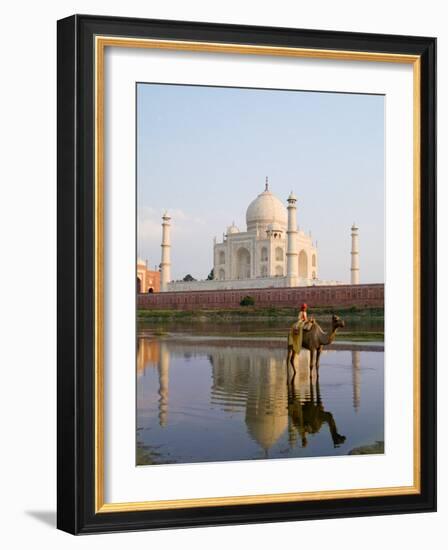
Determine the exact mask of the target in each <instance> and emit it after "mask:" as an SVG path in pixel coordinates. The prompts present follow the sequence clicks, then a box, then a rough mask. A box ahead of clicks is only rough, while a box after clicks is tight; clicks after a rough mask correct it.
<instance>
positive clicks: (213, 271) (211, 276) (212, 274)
mask: <svg viewBox="0 0 448 550" xmlns="http://www.w3.org/2000/svg"><path fill="white" fill-rule="evenodd" d="M214 278H215V270H214V269H213V268H212V270H211V271H210V273H209V274H208V275H207V281H213V279H214Z"/></svg>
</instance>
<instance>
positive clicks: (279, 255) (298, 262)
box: [160, 178, 359, 292]
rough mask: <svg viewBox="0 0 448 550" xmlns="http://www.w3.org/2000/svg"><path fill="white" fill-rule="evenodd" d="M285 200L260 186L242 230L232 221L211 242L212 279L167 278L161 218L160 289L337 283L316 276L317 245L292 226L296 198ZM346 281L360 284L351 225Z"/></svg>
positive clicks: (167, 224) (167, 238)
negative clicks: (347, 277)
mask: <svg viewBox="0 0 448 550" xmlns="http://www.w3.org/2000/svg"><path fill="white" fill-rule="evenodd" d="M285 202H286V204H284V203H283V202H282V201H281V200H280V199H279V198H278V197H276V196H275V195H274V194H273V193H272V191H271V190H270V188H269V182H268V179H267V178H266V182H265V188H264V190H263V192H262V193H260V194H259V195H258V196H257V197H256V198H255V199H254V200H253V201H252V202H251V203H250V204H249V206H248V207H247V210H246V231H241V230H240V229H239V228H238V227H237V226H236V225H235V223H232V224H231V225H230V226H228V227H227V231H226V232H225V233H224V234H223V237H222V240H220V241H219V242H218V240H217V239H216V237H215V238H214V240H213V271H212V274H213V276H212V278H210V279H208V280H203V281H172V280H171V231H170V230H171V217H170V216H169V214H168V213H165V214H164V215H163V217H162V244H161V246H162V259H161V260H162V261H161V263H160V291H161V292H167V291H170V292H173V291H174V292H176V291H179V292H180V291H194V290H226V289H243V288H248V289H250V288H268V287H297V286H311V285H332V284H341V283H340V282H338V281H328V280H325V281H323V280H321V279H320V278H319V255H318V249H317V244H316V243H315V242H313V240H312V237H311V234H307V233H305V232H304V231H303V230H302V229H301V228H298V226H297V198H296V196H295V195H294V193H293V192H292V191H291V193H290V194H289V196H288V197H287V199H286V201H285ZM351 237H352V249H351V270H350V271H351V284H358V283H359V261H358V255H359V253H358V228H357V227H356V225H355V224H353V226H352V228H351Z"/></svg>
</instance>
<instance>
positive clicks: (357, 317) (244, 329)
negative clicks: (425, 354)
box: [137, 306, 384, 342]
mask: <svg viewBox="0 0 448 550" xmlns="http://www.w3.org/2000/svg"><path fill="white" fill-rule="evenodd" d="M333 313H336V314H337V315H339V316H340V317H341V318H342V319H344V321H345V329H342V330H339V331H338V340H344V341H351V342H381V341H383V340H384V309H383V308H362V309H361V308H358V307H350V308H338V309H337V310H334V309H333V308H312V309H310V315H312V316H314V317H315V319H316V320H317V321H318V322H319V324H320V325H321V326H322V328H323V329H324V330H328V329H329V327H330V326H331V317H332V315H333ZM296 319H297V308H271V309H263V308H256V307H253V306H249V307H241V308H240V309H238V310H235V309H227V310H226V309H222V310H216V309H213V310H200V311H182V310H137V323H138V329H139V330H141V329H145V328H146V327H151V328H152V329H153V330H156V331H158V332H159V333H160V334H162V333H163V332H170V330H172V329H175V330H181V331H186V332H190V333H202V332H205V331H206V332H207V333H208V334H216V335H219V334H221V335H226V336H241V335H244V336H246V337H277V336H284V333H285V326H286V327H287V326H289V325H291V324H292V323H294V321H295V320H296Z"/></svg>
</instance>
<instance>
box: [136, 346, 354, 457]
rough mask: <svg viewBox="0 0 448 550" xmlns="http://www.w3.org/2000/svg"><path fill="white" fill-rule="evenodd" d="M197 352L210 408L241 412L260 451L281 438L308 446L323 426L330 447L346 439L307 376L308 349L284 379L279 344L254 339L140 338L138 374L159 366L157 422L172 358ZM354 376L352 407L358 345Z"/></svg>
mask: <svg viewBox="0 0 448 550" xmlns="http://www.w3.org/2000/svg"><path fill="white" fill-rule="evenodd" d="M257 344H258V343H257ZM201 348H202V349H201ZM195 354H197V355H200V356H202V357H204V356H206V357H207V358H208V360H209V362H210V365H211V387H210V405H211V408H212V409H213V408H218V409H219V410H221V411H223V412H224V413H225V414H228V415H235V414H243V417H244V423H245V425H246V429H247V433H248V435H249V437H250V438H251V439H252V440H253V441H255V442H256V443H257V445H258V446H259V448H260V449H261V450H262V455H263V456H264V457H269V450H270V449H271V448H272V447H273V446H274V445H275V444H276V443H279V442H281V441H282V442H283V443H285V442H287V444H288V446H289V448H290V449H292V448H294V447H296V446H300V447H306V446H307V445H308V443H309V437H310V436H312V435H314V434H317V433H319V432H320V431H321V430H328V437H329V438H331V441H332V443H333V446H334V447H338V446H340V445H341V444H342V443H344V441H345V439H346V438H345V436H344V435H342V434H340V433H339V432H338V428H337V426H336V421H335V418H334V416H333V414H332V413H331V412H330V411H327V410H325V406H324V402H323V398H322V394H321V390H320V384H319V379H316V377H315V376H313V377H312V379H310V375H309V354H308V353H307V352H304V353H301V354H300V357H299V361H298V369H297V374H296V375H294V376H292V377H291V375H289V378H288V379H287V372H286V369H285V368H284V350H283V347H278V348H277V347H275V346H273V347H266V346H264V347H262V346H260V345H257V346H256V347H255V345H254V344H253V343H250V345H248V344H245V345H242V344H238V345H236V344H233V343H232V344H229V345H225V346H223V345H214V344H213V343H207V344H206V345H205V344H204V346H202V345H201V344H200V343H198V342H188V341H175V340H174V341H170V340H168V341H164V340H156V339H151V338H139V339H138V344H137V375H138V376H139V377H140V376H144V374H145V370H146V369H148V368H156V369H157V374H158V381H159V387H158V423H159V426H160V427H162V428H163V427H165V426H167V425H168V423H169V382H170V362H171V360H172V359H173V358H176V357H179V356H181V357H187V356H188V357H193V356H194V355H195ZM321 378H322V375H321ZM352 382H353V407H354V409H355V410H357V409H358V408H359V406H360V390H359V387H360V361H359V352H356V351H353V352H352ZM192 383H193V384H194V381H193V380H192Z"/></svg>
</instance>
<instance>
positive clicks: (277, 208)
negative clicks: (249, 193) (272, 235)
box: [246, 183, 288, 231]
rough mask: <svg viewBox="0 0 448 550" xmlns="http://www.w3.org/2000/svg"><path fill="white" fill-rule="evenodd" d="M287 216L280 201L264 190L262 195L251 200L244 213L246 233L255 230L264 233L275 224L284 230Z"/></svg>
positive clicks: (267, 188) (266, 189)
mask: <svg viewBox="0 0 448 550" xmlns="http://www.w3.org/2000/svg"><path fill="white" fill-rule="evenodd" d="M287 223H288V215H287V212H286V208H285V206H284V205H283V203H282V201H281V200H280V199H279V198H277V197H276V196H275V195H273V194H272V193H271V192H270V191H269V186H268V184H267V183H266V188H265V190H264V191H263V193H260V194H259V195H258V197H257V198H256V199H255V200H253V201H252V202H251V203H250V204H249V206H248V208H247V211H246V224H247V230H248V231H255V230H256V229H257V226H258V229H259V230H261V231H263V230H264V231H265V230H266V229H267V227H268V225H270V224H277V225H279V226H280V227H281V228H282V229H284V230H285V229H286V226H287Z"/></svg>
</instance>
